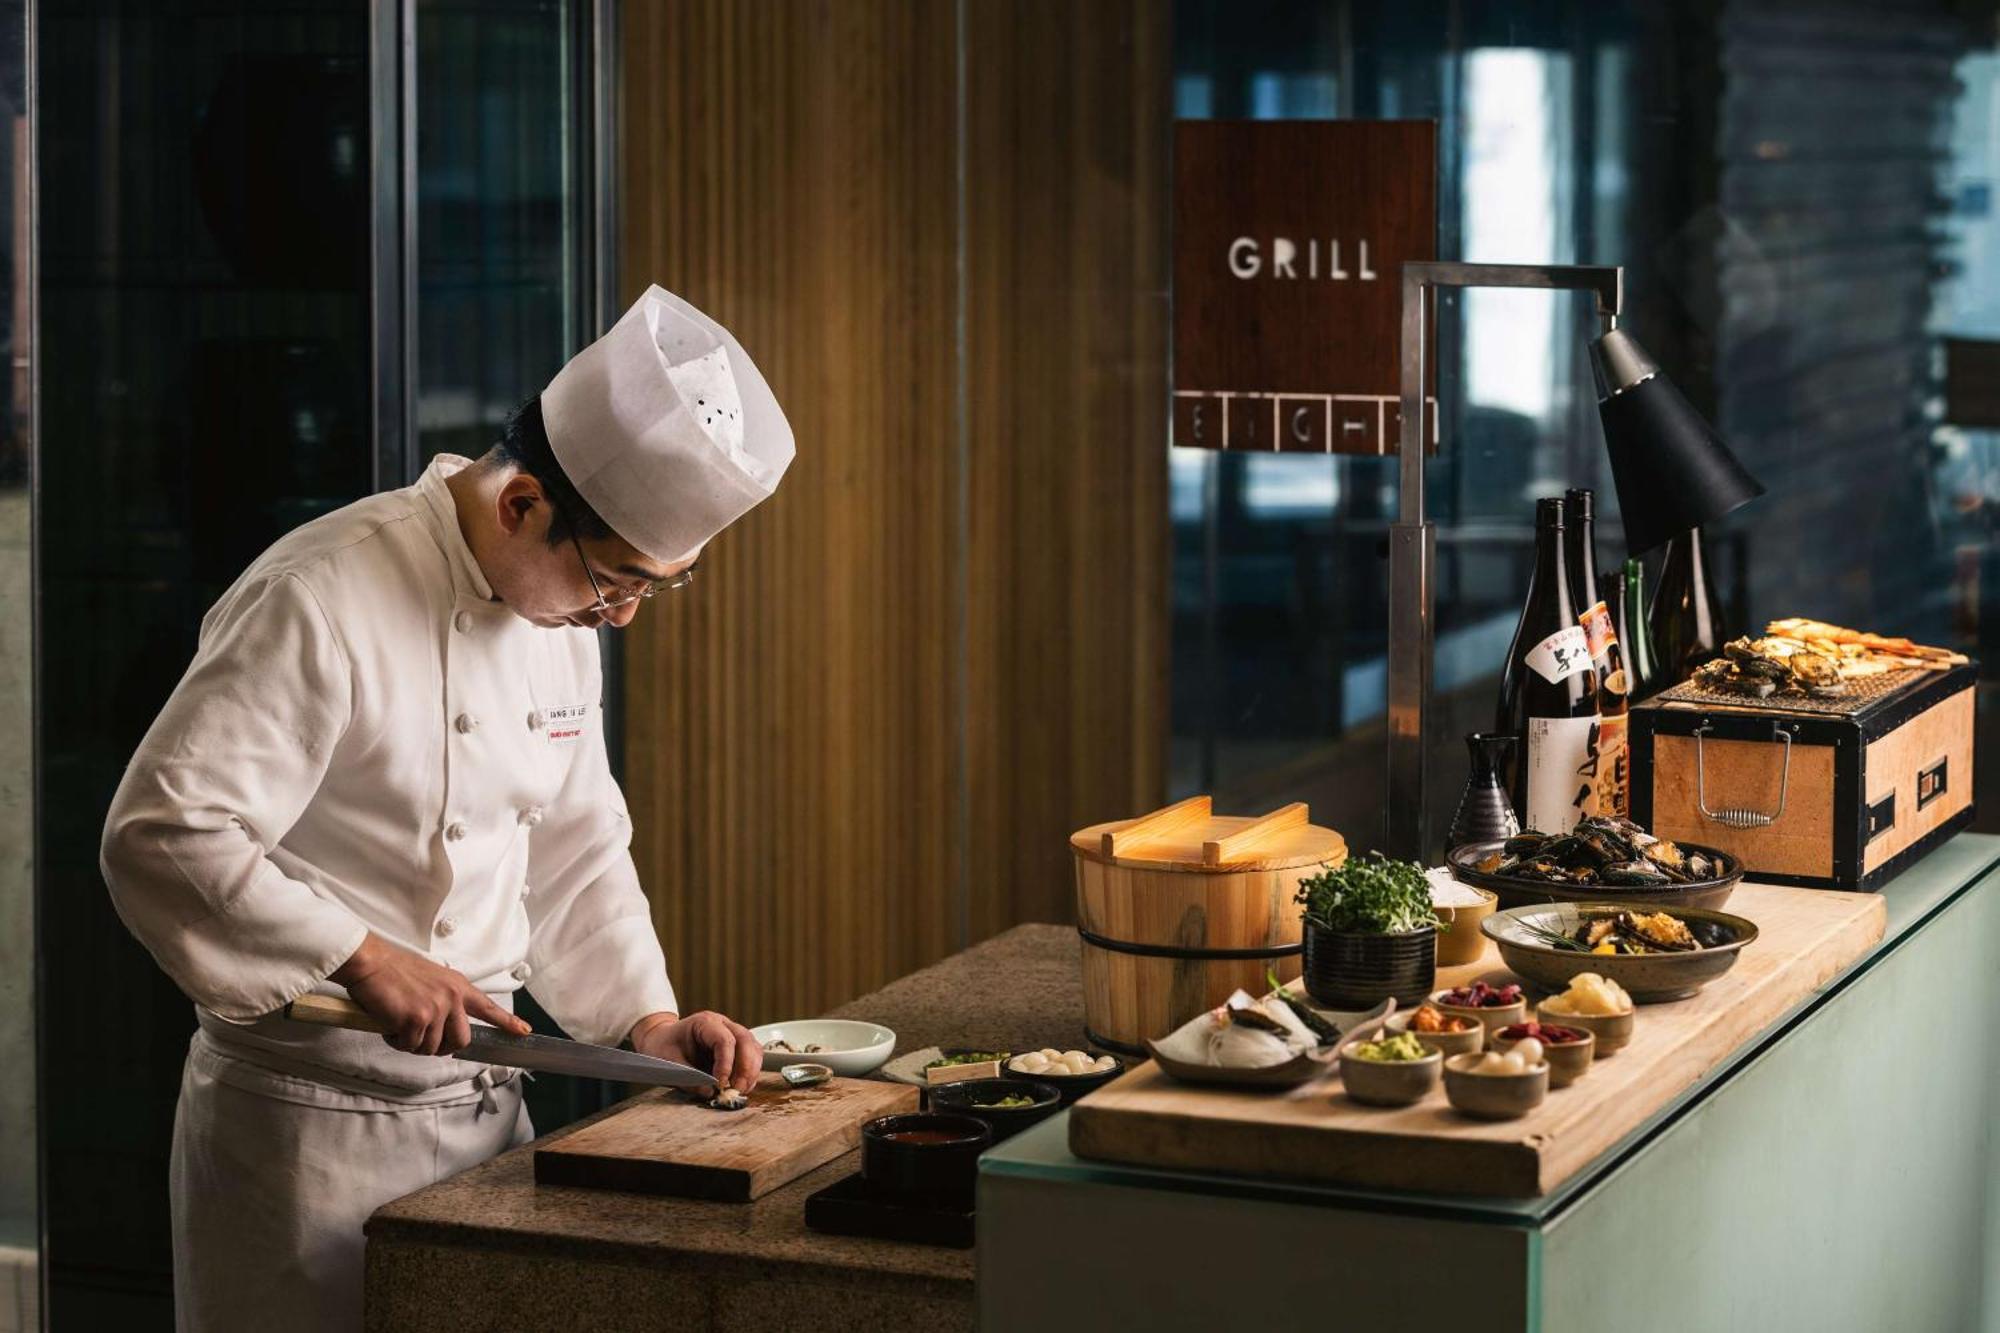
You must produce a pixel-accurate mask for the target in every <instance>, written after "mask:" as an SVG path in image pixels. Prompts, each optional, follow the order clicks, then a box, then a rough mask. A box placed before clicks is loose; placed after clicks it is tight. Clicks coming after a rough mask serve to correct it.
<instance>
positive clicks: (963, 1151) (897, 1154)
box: [861, 1112, 993, 1198]
mask: <svg viewBox="0 0 2000 1333" xmlns="http://www.w3.org/2000/svg"><path fill="white" fill-rule="evenodd" d="M992 1146H993V1129H992V1127H991V1126H990V1125H988V1124H987V1123H986V1122H985V1121H984V1120H976V1119H974V1118H973V1117H971V1116H969V1115H944V1114H939V1113H925V1112H920V1113H918V1114H915V1115H885V1116H878V1117H876V1118H875V1119H873V1120H870V1121H869V1122H868V1123H867V1124H865V1125H863V1126H862V1127H861V1175H862V1178H863V1179H865V1180H866V1181H867V1182H868V1183H869V1184H870V1185H873V1186H874V1187H875V1188H876V1189H878V1190H882V1191H885V1192H887V1193H891V1194H904V1195H920V1196H921V1195H947V1196H953V1197H964V1198H970V1197H971V1195H972V1191H973V1186H974V1185H975V1184H976V1183H977V1181H978V1179H979V1154H981V1153H983V1152H985V1151H986V1150H987V1149H988V1148H990V1147H992Z"/></svg>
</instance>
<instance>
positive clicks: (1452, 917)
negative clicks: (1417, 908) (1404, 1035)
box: [1418, 884, 1500, 1036]
mask: <svg viewBox="0 0 2000 1333" xmlns="http://www.w3.org/2000/svg"><path fill="white" fill-rule="evenodd" d="M1466 887H1467V888H1469V889H1472V890H1473V891H1474V892H1475V893H1477V894H1478V895H1479V896H1480V898H1481V899H1482V901H1481V902H1479V903H1478V904H1477V905H1476V906H1471V907H1436V908H1433V909H1432V910H1434V911H1435V912H1436V913H1437V914H1438V916H1439V917H1440V918H1442V919H1443V920H1444V922H1445V924H1446V925H1448V926H1449V927H1450V929H1449V930H1445V929H1442V928H1441V929H1439V931H1438V935H1437V941H1438V943H1437V962H1438V966H1439V967H1461V966H1463V965H1465V964H1467V963H1476V962H1478V961H1479V960H1480V958H1481V957H1482V956H1483V955H1484V954H1485V952H1486V936H1485V935H1484V934H1482V933H1481V931H1480V929H1479V923H1480V922H1482V921H1484V920H1485V919H1486V918H1487V917H1489V916H1492V915H1493V913H1494V910H1495V909H1496V908H1498V907H1499V906H1500V895H1499V894H1497V893H1495V892H1493V890H1491V889H1482V888H1480V887H1479V886H1478V885H1476V884H1468V885H1466ZM1418 1035H1420V1036H1421V1035H1422V1034H1421V1033H1420V1034H1418Z"/></svg>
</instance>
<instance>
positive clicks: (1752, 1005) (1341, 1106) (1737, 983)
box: [1069, 883, 1887, 1197]
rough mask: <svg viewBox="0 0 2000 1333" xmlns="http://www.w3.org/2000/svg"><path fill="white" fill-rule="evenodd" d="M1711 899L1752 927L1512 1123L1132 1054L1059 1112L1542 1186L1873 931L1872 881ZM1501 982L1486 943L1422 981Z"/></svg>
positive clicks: (1312, 1174) (1229, 1161)
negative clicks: (1721, 960) (1178, 1077)
mask: <svg viewBox="0 0 2000 1333" xmlns="http://www.w3.org/2000/svg"><path fill="white" fill-rule="evenodd" d="M1723 910H1724V911H1728V912H1734V913H1736V914H1737V915H1739V916H1745V917H1748V918H1749V919H1750V920H1752V921H1754V922H1756V923H1757V929H1758V938H1757V941H1756V943H1754V944H1752V945H1750V946H1749V947H1748V948H1746V949H1744V950H1743V952H1742V954H1741V956H1740V957H1739V958H1738V959H1737V961H1736V965H1735V966H1734V967H1732V968H1731V969H1730V970H1729V971H1728V972H1727V973H1725V974H1724V975H1723V976H1721V977H1719V978H1717V979H1716V980H1715V981H1712V982H1710V983H1709V984H1708V985H1707V986H1705V987H1703V988H1702V990H1700V991H1699V992H1697V993H1696V994H1695V995H1693V996H1690V997H1689V998H1687V999H1685V1000H1676V1001H1673V1002H1671V1003H1667V1004H1642V1005H1640V1006H1639V1007H1638V1022H1637V1024H1636V1026H1635V1027H1634V1029H1633V1033H1632V1041H1631V1044H1630V1045H1628V1046H1626V1047H1624V1048H1623V1049H1622V1050H1619V1051H1616V1052H1614V1053H1613V1054H1611V1055H1610V1056H1608V1057H1606V1058H1604V1059H1602V1060H1598V1061H1595V1062H1593V1063H1592V1065H1591V1068H1590V1071H1589V1072H1588V1073H1586V1074H1585V1075H1584V1076H1583V1077H1582V1078H1581V1079H1578V1080H1577V1081H1576V1082H1575V1083H1572V1084H1570V1085H1569V1086H1568V1087H1566V1088H1553V1089H1551V1090H1550V1091H1549V1095H1548V1099H1547V1100H1546V1101H1544V1102H1543V1103H1542V1104H1541V1105H1540V1106H1538V1107H1536V1108H1535V1109H1534V1110H1533V1111H1531V1112H1529V1113H1528V1114H1527V1115H1526V1116H1524V1117H1523V1118H1521V1119H1519V1120H1502V1121H1481V1120H1473V1119H1470V1118H1468V1117H1465V1116H1461V1115H1460V1114H1458V1113H1457V1112H1456V1111H1454V1110H1452V1109H1451V1106H1450V1104H1449V1103H1448V1102H1446V1100H1445V1094H1444V1088H1443V1085H1442V1082H1440V1085H1439V1086H1438V1087H1437V1088H1436V1089H1435V1090H1434V1091H1433V1092H1432V1093H1431V1094H1430V1095H1429V1096H1428V1097H1426V1098H1425V1099H1424V1100H1423V1101H1421V1102H1418V1103H1417V1104H1416V1105H1415V1106H1409V1107H1402V1108H1398V1109H1394V1110H1382V1109H1376V1108H1371V1107H1366V1106H1362V1105H1359V1104H1358V1103H1355V1102H1353V1101H1350V1100H1349V1099H1348V1097H1347V1095H1346V1094H1345V1093H1344V1092H1343V1091H1341V1086H1340V1079H1339V1076H1338V1074H1335V1075H1333V1076H1332V1077H1329V1078H1326V1079H1323V1080H1320V1081H1318V1082H1314V1083H1309V1084H1307V1085H1305V1086H1304V1087H1302V1088H1295V1089H1291V1090H1289V1091H1285V1092H1277V1093H1270V1092H1255V1091H1237V1090H1233V1089H1228V1090H1226V1089H1209V1088H1195V1087H1191V1086H1189V1085H1187V1084H1184V1083H1176V1082H1174V1081H1173V1080H1172V1079H1171V1078H1169V1077H1167V1075H1165V1074H1163V1073H1161V1072H1160V1068H1159V1066H1158V1065H1156V1064H1153V1063H1151V1062H1148V1063H1146V1064H1144V1065H1142V1066H1140V1067H1139V1068H1138V1069H1135V1070H1133V1071H1132V1072H1131V1073H1129V1074H1127V1075H1126V1076H1125V1077H1123V1078H1121V1079H1119V1080H1118V1081H1117V1082H1115V1083H1111V1084H1108V1085H1106V1086H1105V1087H1103V1088H1100V1089H1099V1090H1098V1091H1096V1092H1094V1093H1092V1094H1091V1095H1090V1096H1088V1097H1086V1098H1085V1099H1083V1100H1082V1101H1080V1102H1078V1103H1077V1105H1076V1106H1075V1107H1074V1108H1073V1109H1072V1110H1071V1112H1070V1124H1069V1145H1070V1151H1072V1152H1074V1153H1075V1154H1076V1155H1077V1156H1079V1157H1094V1158H1100V1159H1103V1160H1105V1161H1113V1162H1129V1163H1132V1164H1134V1165H1138V1166H1158V1167H1172V1168H1177V1169H1182V1170H1192V1171H1214V1172H1222V1173H1228V1174H1237V1175H1253V1176H1272V1177H1280V1178H1283V1179H1287V1180H1310V1181H1319V1182H1323V1183H1326V1184H1335V1185H1353V1186H1359V1187H1365V1188H1381V1189H1398V1190H1425V1191H1433V1192H1439V1193H1445V1194H1474V1195H1502V1196H1513V1197H1526V1196H1532V1195H1538V1194H1546V1193H1547V1192H1549V1191H1550V1190H1552V1189H1554V1188H1555V1187H1556V1186H1557V1185H1560V1184H1561V1183H1562V1182H1563V1181H1565V1180H1567V1179H1568V1178H1569V1177H1570V1176H1572V1175H1574V1174H1575V1173H1576V1172H1577V1171H1579V1170H1581V1169H1582V1168H1584V1167H1585V1166H1587V1165H1588V1164H1590V1163H1591V1162H1593V1161H1595V1160H1597V1158H1598V1157H1600V1156H1601V1155H1602V1154H1603V1153H1604V1152H1606V1151H1607V1150H1608V1149H1610V1148H1611V1147H1612V1146H1613V1145H1614V1144H1616V1143H1617V1142H1618V1141H1619V1140H1620V1139H1622V1138H1624V1137H1625V1136H1626V1135H1627V1134H1629V1133H1631V1132H1632V1131H1633V1130H1635V1129H1637V1128H1638V1127H1639V1126H1640V1125H1641V1124H1643V1123H1644V1122H1645V1121H1646V1120H1647V1119H1648V1118H1649V1117H1651V1116H1652V1115H1653V1114H1654V1112H1656V1111H1658V1110H1659V1109H1660V1108H1661V1107H1663V1106H1665V1105H1666V1104H1667V1103H1668V1102H1669V1101H1671V1100H1673V1098H1674V1097H1676V1096H1678V1095H1679V1094H1680V1093H1681V1092H1682V1091H1684V1090H1685V1089H1686V1088H1688V1087H1689V1086H1690V1085H1691V1084H1693V1083H1695V1082H1696V1081H1698V1080H1699V1079H1701V1078H1702V1077H1703V1076H1705V1075H1706V1074H1707V1073H1708V1072H1709V1071H1710V1070H1712V1069H1714V1068H1715V1066H1716V1065H1717V1064H1719V1063H1720V1062H1721V1061H1722V1060H1723V1059H1725V1058H1726V1057H1727V1056H1728V1055H1729V1054H1730V1053H1731V1052H1733V1051H1735V1050H1736V1048H1737V1047H1739V1046H1741V1045H1742V1044H1743V1043H1744V1042H1745V1041H1748V1040H1750V1039H1751V1038H1753V1037H1755V1036H1756V1035H1757V1034H1759V1033H1761V1032H1762V1031H1763V1030H1764V1029H1765V1028H1767V1027H1769V1026H1770V1025H1771V1024H1772V1023H1773V1022H1775V1021H1776V1020H1777V1019H1778V1018H1780V1017H1781V1016H1783V1015H1784V1014H1785V1013H1786V1012H1787V1011H1788V1010H1790V1009H1791V1008H1792V1007H1793V1006H1794V1005H1796V1004H1798V1003H1799V1002H1800V1001H1801V1000H1804V999H1805V998H1806V997H1807V996H1809V995H1811V994H1812V992H1813V991H1815V990H1817V989H1818V988H1819V987H1820V986H1822V985H1824V984H1825V983H1826V982H1827V981H1829V980H1830V979H1832V977H1833V976H1834V975H1835V974H1836V973H1838V972H1840V971H1841V970H1842V969H1843V968H1845V967H1847V966H1848V965H1849V964H1850V963H1852V962H1854V961H1855V960H1856V959H1858V958H1860V957H1861V956H1862V955H1863V954H1865V953H1867V952H1868V950H1869V949H1871V948H1873V947H1874V946H1875V945H1876V944H1877V943H1879V942H1880V941H1881V939H1882V932H1883V929H1884V927H1885V925H1886V924H1887V915H1886V912H1885V909H1884V905H1883V901H1882V898H1881V896H1880V895H1879V894H1873V893H1846V892H1838V891H1832V890H1822V889H1792V888H1781V887H1777V886H1774V885H1765V884H1747V883H1746V884H1743V885H1740V886H1739V887H1738V888H1737V890H1736V892H1735V893H1734V894H1733V895H1731V897H1730V899H1729V901H1728V902H1727V903H1726V904H1724V906H1723ZM1480 977H1484V978H1486V979H1487V980H1489V981H1492V982H1495V983H1496V984H1497V983H1501V982H1504V981H1506V980H1509V979H1512V974H1510V973H1508V972H1507V971H1506V969H1505V968H1504V967H1503V966H1502V965H1501V964H1500V957H1499V953H1498V951H1497V950H1495V949H1494V947H1493V944H1492V942H1491V941H1488V942H1487V946H1486V953H1485V955H1484V956H1483V958H1482V959H1481V961H1480V962H1477V963H1473V964H1469V965H1467V966H1464V967H1449V968H1440V969H1438V985H1439V987H1440V988H1442V987H1445V986H1462V985H1465V984H1467V983H1468V982H1470V981H1472V980H1474V979H1475V978H1480Z"/></svg>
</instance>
